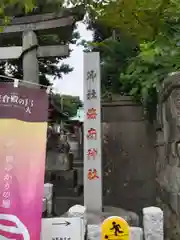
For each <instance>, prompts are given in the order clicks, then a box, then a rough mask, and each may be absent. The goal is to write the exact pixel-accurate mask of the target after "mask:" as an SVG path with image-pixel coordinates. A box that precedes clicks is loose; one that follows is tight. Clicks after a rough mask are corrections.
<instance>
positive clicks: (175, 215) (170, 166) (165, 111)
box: [157, 73, 180, 240]
mask: <svg viewBox="0 0 180 240" xmlns="http://www.w3.org/2000/svg"><path fill="white" fill-rule="evenodd" d="M179 77H180V73H175V74H173V75H171V76H170V75H169V76H168V77H167V78H166V79H165V80H164V82H163V84H162V87H161V89H160V93H159V94H160V97H159V98H160V102H159V115H160V117H159V119H161V121H160V125H161V132H158V133H157V138H158V139H157V140H158V143H159V142H160V141H161V142H163V143H164V147H162V144H159V146H158V148H157V152H158V155H157V156H158V158H157V187H158V188H157V189H158V197H157V202H158V204H159V206H160V207H161V208H162V209H163V211H164V222H165V239H175V240H177V239H180V224H179V222H180V151H179V150H180V82H179ZM159 135H161V140H159ZM160 145H161V146H160Z"/></svg>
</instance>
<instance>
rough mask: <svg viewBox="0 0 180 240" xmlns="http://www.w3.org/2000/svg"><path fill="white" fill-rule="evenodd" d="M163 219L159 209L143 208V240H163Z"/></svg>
mask: <svg viewBox="0 0 180 240" xmlns="http://www.w3.org/2000/svg"><path fill="white" fill-rule="evenodd" d="M163 218H164V216H163V211H162V210H161V209H160V208H158V207H147V208H143V227H144V238H145V240H152V239H153V240H164V229H163V225H164V224H163Z"/></svg>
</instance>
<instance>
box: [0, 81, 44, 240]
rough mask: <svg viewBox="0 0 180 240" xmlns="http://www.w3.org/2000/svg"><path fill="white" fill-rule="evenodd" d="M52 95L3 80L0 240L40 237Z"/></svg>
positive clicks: (0, 92) (36, 239) (0, 102)
mask: <svg viewBox="0 0 180 240" xmlns="http://www.w3.org/2000/svg"><path fill="white" fill-rule="evenodd" d="M47 110H48V96H47V94H46V92H45V90H41V89H37V88H35V89H32V88H26V87H23V86H19V87H18V88H14V87H13V86H12V85H11V84H8V83H6V84H5V83H0V239H3V240H6V239H16V240H39V239H40V230H41V216H42V197H43V186H44V185H43V183H44V170H45V152H46V132H47Z"/></svg>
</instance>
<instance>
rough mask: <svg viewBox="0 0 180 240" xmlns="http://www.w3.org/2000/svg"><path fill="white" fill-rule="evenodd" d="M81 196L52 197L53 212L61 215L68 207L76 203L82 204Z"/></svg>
mask: <svg viewBox="0 0 180 240" xmlns="http://www.w3.org/2000/svg"><path fill="white" fill-rule="evenodd" d="M83 202H84V199H83V197H54V213H55V215H57V216H62V215H63V214H65V213H66V212H67V211H68V209H69V208H70V207H72V206H74V205H76V204H81V205H82V204H83Z"/></svg>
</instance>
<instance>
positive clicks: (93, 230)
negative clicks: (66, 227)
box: [87, 224, 143, 240]
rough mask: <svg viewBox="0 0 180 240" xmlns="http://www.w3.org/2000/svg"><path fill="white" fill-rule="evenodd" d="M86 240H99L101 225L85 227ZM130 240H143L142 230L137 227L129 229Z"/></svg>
mask: <svg viewBox="0 0 180 240" xmlns="http://www.w3.org/2000/svg"><path fill="white" fill-rule="evenodd" d="M87 236H88V240H99V239H101V225H100V224H97V225H96V224H94V225H92V224H91V225H89V224H88V226H87ZM130 240H143V230H142V228H139V227H130Z"/></svg>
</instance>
